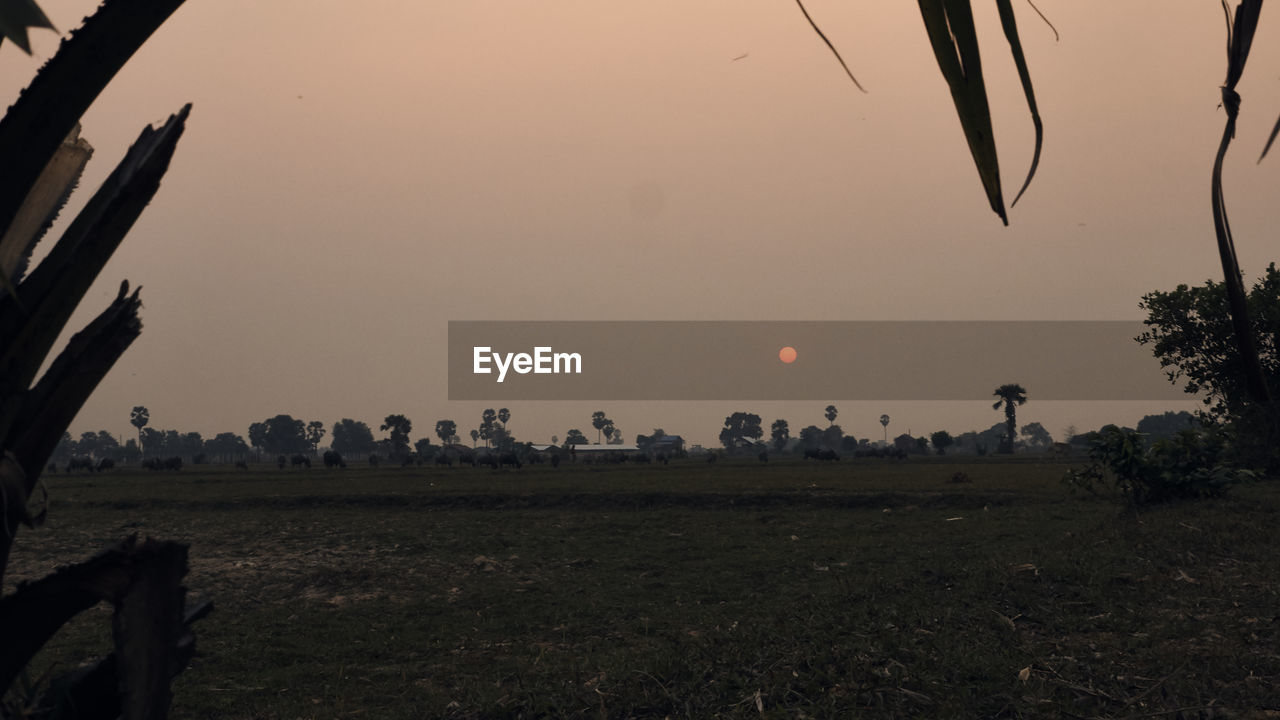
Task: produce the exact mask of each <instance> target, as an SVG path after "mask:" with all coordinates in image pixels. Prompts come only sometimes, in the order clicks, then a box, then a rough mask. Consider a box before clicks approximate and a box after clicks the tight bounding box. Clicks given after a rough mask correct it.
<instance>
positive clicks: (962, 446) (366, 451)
mask: <svg viewBox="0 0 1280 720" xmlns="http://www.w3.org/2000/svg"><path fill="white" fill-rule="evenodd" d="M830 410H831V411H832V412H831V413H830V414H831V415H834V414H835V413H834V408H830ZM503 416H505V417H509V415H508V414H507V413H505V412H503ZM831 419H832V420H834V417H832V418H831ZM484 420H486V421H488V423H489V427H487V428H486V427H485V426H484V425H483V424H482V429H483V432H476V431H473V437H472V442H473V444H475V443H476V442H477V441H478V440H479V439H481V438H483V439H484V440H485V441H486V444H490V443H491V445H492V447H493V448H494V449H496V450H499V451H509V450H512V449H517V448H518V447H520V446H522V445H523V443H520V442H517V441H516V439H515V437H514V436H512V435H511V433H510V432H508V431H507V430H506V428H505V426H504V425H500V424H498V422H494V421H493V419H490V418H488V417H487V416H486V417H485V418H484ZM759 423H760V420H759V416H757V415H752V414H749V413H735V414H734V415H732V416H730V417H728V418H726V430H728V431H729V432H723V431H722V435H721V442H722V443H723V444H724V445H725V449H726V450H728V451H731V452H732V451H734V450H738V449H740V450H743V451H749V452H756V451H759V450H767V451H769V452H775V453H776V452H783V453H794V454H796V455H802V454H804V453H805V452H806V451H813V450H832V451H836V452H839V453H842V454H847V455H855V454H857V453H859V452H867V451H870V450H873V449H875V448H878V447H881V446H882V445H883V444H884V443H882V442H880V441H875V440H872V439H869V438H856V437H854V436H852V435H845V434H844V431H843V430H842V429H841V427H840V426H839V425H836V424H835V423H834V422H832V423H831V424H830V425H828V426H827V427H825V428H820V427H817V426H816V425H810V426H808V427H805V428H803V429H801V430H800V432H799V435H798V436H797V437H792V436H791V435H790V433H789V431H788V427H787V422H786V421H785V420H776V421H774V423H773V426H772V428H771V430H772V432H771V437H770V438H769V439H768V440H763V439H762V437H763V434H764V433H763V430H762V429H761V428H760V425H759ZM1195 423H1196V418H1195V416H1194V415H1192V414H1191V413H1188V412H1185V411H1182V412H1166V413H1163V414H1161V415H1148V416H1146V417H1144V418H1142V420H1141V421H1139V422H1138V427H1137V431H1138V432H1140V433H1144V434H1145V435H1147V437H1148V440H1149V441H1154V440H1156V439H1158V438H1161V437H1168V436H1171V435H1173V434H1174V433H1176V432H1178V431H1179V430H1183V429H1185V428H1188V427H1191V426H1192V425H1194V424H1195ZM412 427H413V426H412V422H411V421H410V420H409V419H408V418H406V417H405V416H403V415H390V416H388V417H387V418H386V420H385V421H384V423H383V424H382V425H381V426H380V430H383V431H386V432H387V433H388V436H387V437H385V438H382V439H375V438H374V435H373V429H372V428H371V427H370V426H369V425H368V424H366V423H363V422H360V421H358V420H352V419H350V418H343V419H342V420H339V421H338V422H336V423H334V424H333V427H332V433H327V432H326V429H325V427H324V425H323V423H321V422H319V421H311V422H305V421H303V420H298V419H295V418H293V417H292V416H290V415H276V416H275V417H272V418H269V419H267V420H264V421H262V422H258V423H253V424H252V425H250V426H249V438H248V440H247V441H246V439H245V438H244V437H242V436H240V435H237V434H235V433H232V432H223V433H218V434H217V435H215V436H214V437H212V438H208V439H206V438H204V437H203V436H201V434H200V433H198V432H186V433H184V432H180V431H178V430H161V429H157V428H150V427H142V428H139V433H138V434H139V438H138V439H134V438H129V439H127V440H125V441H124V442H123V443H122V442H121V441H120V439H118V438H117V437H115V436H114V435H112V434H111V433H109V432H107V431H106V430H99V431H98V432H84V433H81V434H80V437H79V438H78V439H76V438H73V437H72V436H71V433H64V434H63V436H62V441H61V442H59V443H58V446H57V448H56V449H55V450H54V453H53V458H52V459H53V461H54V462H55V463H57V464H59V465H66V464H67V463H69V462H70V461H71V459H72V458H91V459H93V460H94V461H95V462H97V461H101V460H103V459H110V460H112V461H114V462H116V463H118V464H124V465H138V464H141V463H142V461H143V460H144V459H145V458H170V457H181V458H183V459H184V460H185V461H187V462H190V463H193V464H197V465H199V464H202V463H234V462H244V461H248V460H254V461H260V460H263V459H264V458H265V459H267V460H274V459H275V458H276V457H277V456H279V455H289V456H292V455H297V454H302V455H307V456H312V457H318V455H319V453H321V452H322V451H324V450H326V449H328V450H333V451H335V452H338V453H341V454H342V455H343V456H345V457H349V458H364V457H367V456H369V455H380V456H382V457H384V458H403V457H406V456H408V455H409V454H410V453H414V454H416V455H417V457H419V458H430V457H431V456H432V455H434V454H435V453H436V452H437V451H438V450H439V449H440V448H441V447H442V446H444V445H448V444H456V443H458V442H459V437H458V436H457V435H456V434H455V433H456V430H457V425H456V423H454V422H453V421H452V420H439V421H437V423H436V428H435V430H436V435H437V437H438V438H439V440H440V444H439V445H437V444H433V443H432V441H431V439H430V438H426V437H422V438H418V439H417V440H416V441H412V442H411V441H410V432H411V431H412ZM609 427H610V430H612V428H611V423H610V426H609ZM1020 431H1021V432H1020V433H1019V438H1018V440H1017V443H1016V445H1015V449H1016V450H1017V451H1019V452H1043V451H1046V450H1049V449H1051V448H1052V447H1053V445H1054V439H1053V436H1052V435H1051V434H1050V433H1049V432H1048V431H1047V430H1046V429H1045V428H1044V427H1043V426H1041V425H1040V423H1036V422H1033V423H1028V424H1026V425H1023V426H1022V427H1021V428H1020ZM1005 432H1006V425H1005V423H996V424H994V425H992V426H991V427H990V428H988V429H986V430H981V431H970V432H966V433H962V434H960V435H955V436H952V435H951V434H950V433H948V432H946V431H945V430H942V431H937V432H934V433H932V434H931V435H929V436H923V435H922V436H919V437H914V436H912V435H910V434H907V433H903V434H900V435H897V436H896V437H893V438H892V439H891V440H889V443H888V445H889V447H891V448H893V449H894V450H899V451H902V452H904V453H908V454H926V453H937V454H951V453H955V454H977V455H983V454H986V453H988V452H995V449H996V448H997V447H999V446H1000V443H1001V440H1002V438H1003V436H1004V434H1005ZM609 434H610V435H614V437H613V439H614V440H615V441H616V440H620V437H621V436H620V434H617V435H615V434H614V433H612V432H610V433H609ZM1066 434H1067V435H1069V437H1066V438H1065V439H1064V441H1065V442H1066V443H1069V444H1071V445H1073V446H1077V447H1081V448H1083V447H1085V446H1087V444H1088V440H1089V437H1090V435H1091V433H1087V432H1085V433H1075V432H1072V431H1071V429H1068V432H1067V433H1066ZM326 435H329V436H330V437H329V440H330V442H329V445H327V446H322V445H321V441H322V440H323V439H324V438H325V436H326ZM486 436H487V437H486ZM665 437H667V433H666V432H665V431H664V430H662V429H655V430H654V431H653V434H652V435H643V434H642V435H638V436H636V441H637V442H636V444H637V446H639V447H640V448H641V449H642V450H643V449H646V447H648V446H650V445H652V444H653V442H654V441H655V440H656V439H658V438H665ZM139 439H140V440H141V445H140V444H139ZM587 442H590V441H589V440H588V439H587V438H586V437H585V435H583V434H582V433H581V432H580V431H578V430H570V431H569V433H568V434H567V436H566V440H565V444H566V445H569V444H578V443H584V444H585V443H587Z"/></svg>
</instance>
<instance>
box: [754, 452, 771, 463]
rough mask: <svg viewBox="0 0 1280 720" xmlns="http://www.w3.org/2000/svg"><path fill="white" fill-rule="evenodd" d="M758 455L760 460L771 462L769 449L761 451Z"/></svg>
mask: <svg viewBox="0 0 1280 720" xmlns="http://www.w3.org/2000/svg"><path fill="white" fill-rule="evenodd" d="M757 457H759V458H760V462H762V463H767V462H769V451H768V450H764V451H761V453H760V454H759V455H758V456H757Z"/></svg>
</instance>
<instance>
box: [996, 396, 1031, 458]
mask: <svg viewBox="0 0 1280 720" xmlns="http://www.w3.org/2000/svg"><path fill="white" fill-rule="evenodd" d="M992 394H993V395H995V396H996V397H998V398H1000V399H999V400H997V401H996V402H995V404H994V405H992V406H991V409H992V410H999V409H1000V406H1001V405H1004V424H1005V431H1004V437H1003V438H1001V440H1000V452H1002V453H1006V454H1009V453H1012V452H1013V438H1014V437H1015V431H1016V429H1017V427H1018V418H1017V410H1016V409H1015V408H1016V407H1017V406H1018V405H1024V404H1026V402H1027V390H1026V388H1024V387H1022V386H1021V385H1018V384H1017V383H1012V384H1009V385H1001V386H1000V387H998V388H996V391H995V392H994V393H992Z"/></svg>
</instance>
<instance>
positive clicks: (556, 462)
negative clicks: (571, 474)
mask: <svg viewBox="0 0 1280 720" xmlns="http://www.w3.org/2000/svg"><path fill="white" fill-rule="evenodd" d="M551 467H553V468H558V467H560V456H559V455H552V456H551Z"/></svg>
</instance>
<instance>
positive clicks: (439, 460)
mask: <svg viewBox="0 0 1280 720" xmlns="http://www.w3.org/2000/svg"><path fill="white" fill-rule="evenodd" d="M436 464H437V465H447V466H449V467H453V460H451V459H449V456H448V455H446V454H445V453H440V454H439V455H437V456H436Z"/></svg>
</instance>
